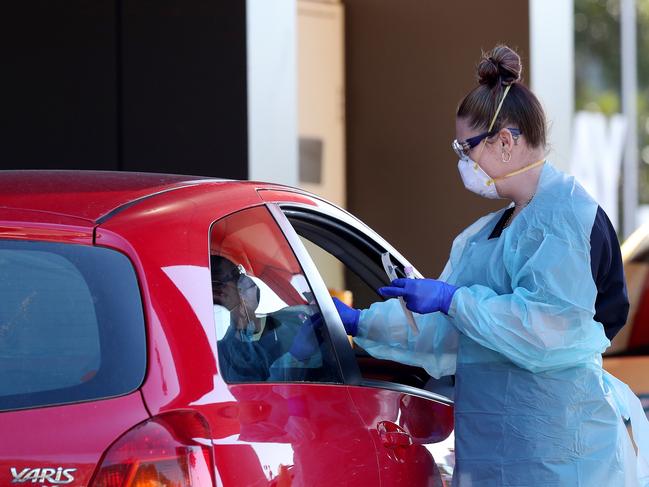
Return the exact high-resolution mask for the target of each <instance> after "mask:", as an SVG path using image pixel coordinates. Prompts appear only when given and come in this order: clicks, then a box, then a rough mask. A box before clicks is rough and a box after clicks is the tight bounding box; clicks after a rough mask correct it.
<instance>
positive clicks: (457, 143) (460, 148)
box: [451, 127, 521, 160]
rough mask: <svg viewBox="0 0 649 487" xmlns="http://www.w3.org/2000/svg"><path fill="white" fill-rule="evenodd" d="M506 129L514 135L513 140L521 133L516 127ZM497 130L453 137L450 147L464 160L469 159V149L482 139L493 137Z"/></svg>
mask: <svg viewBox="0 0 649 487" xmlns="http://www.w3.org/2000/svg"><path fill="white" fill-rule="evenodd" d="M507 130H509V131H510V132H511V134H512V137H514V140H516V139H518V137H519V136H520V135H521V131H520V130H519V129H517V128H514V127H507ZM498 132H499V131H498V130H490V131H487V132H483V133H481V134H480V135H475V136H473V137H469V138H468V139H466V140H457V139H454V140H453V142H452V143H451V147H452V148H453V150H454V151H455V153H456V154H457V156H458V157H459V158H460V159H462V160H466V159H469V152H470V151H471V149H473V148H474V147H475V146H477V145H478V144H479V143H480V142H482V141H483V140H484V139H487V138H489V137H493V136H494V135H496V134H497V133H498Z"/></svg>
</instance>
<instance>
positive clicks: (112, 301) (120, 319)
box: [0, 240, 146, 410]
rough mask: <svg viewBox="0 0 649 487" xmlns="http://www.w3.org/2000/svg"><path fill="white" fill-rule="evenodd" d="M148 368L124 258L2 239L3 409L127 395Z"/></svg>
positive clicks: (137, 301)
mask: <svg viewBox="0 0 649 487" xmlns="http://www.w3.org/2000/svg"><path fill="white" fill-rule="evenodd" d="M145 367H146V349H145V330H144V316H143V312H142V304H141V298H140V292H139V288H138V283H137V279H136V275H135V272H134V270H133V267H132V266H131V263H130V261H129V260H128V259H127V258H126V256H124V255H123V254H121V253H119V252H116V251H114V250H110V249H106V248H100V247H90V246H85V245H71V244H61V243H50V242H28V241H12V240H0V370H1V371H2V373H1V374H0V410H12V409H22V408H31V407H37V406H49V405H55V404H64V403H72V402H78V401H87V400H92V399H100V398H108V397H114V396H118V395H122V394H126V393H128V392H131V391H133V390H135V389H137V387H139V385H140V384H141V382H142V379H143V377H144V372H145Z"/></svg>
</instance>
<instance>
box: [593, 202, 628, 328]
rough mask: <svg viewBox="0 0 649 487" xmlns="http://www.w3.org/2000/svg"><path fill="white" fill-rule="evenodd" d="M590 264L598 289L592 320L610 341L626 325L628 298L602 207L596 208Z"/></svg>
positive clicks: (614, 239)
mask: <svg viewBox="0 0 649 487" xmlns="http://www.w3.org/2000/svg"><path fill="white" fill-rule="evenodd" d="M590 265H591V270H592V273H593V281H595V285H596V286H597V299H596V301H595V320H596V321H599V322H600V323H602V324H603V325H604V330H605V332H606V336H607V337H608V339H609V340H612V339H613V337H614V336H615V335H616V334H617V333H618V332H619V331H620V330H621V329H622V327H623V326H624V324H625V323H626V319H627V315H628V313H629V298H628V295H627V291H626V282H625V280H624V268H623V267H622V256H621V254H620V244H619V243H618V240H617V234H616V233H615V229H614V228H613V225H612V224H611V221H610V220H609V219H608V216H607V215H606V213H605V212H604V210H603V209H602V208H601V207H597V216H596V217H595V222H594V224H593V229H592V230H591V234H590Z"/></svg>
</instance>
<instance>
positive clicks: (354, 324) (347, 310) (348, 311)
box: [333, 298, 361, 337]
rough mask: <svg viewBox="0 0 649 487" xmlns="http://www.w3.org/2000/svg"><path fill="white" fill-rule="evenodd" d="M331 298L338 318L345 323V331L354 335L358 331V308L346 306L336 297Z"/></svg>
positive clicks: (359, 315)
mask: <svg viewBox="0 0 649 487" xmlns="http://www.w3.org/2000/svg"><path fill="white" fill-rule="evenodd" d="M333 300H334V304H335V305H336V310H337V311H338V314H339V315H340V319H341V321H342V322H343V325H345V331H346V332H347V334H348V335H351V336H353V337H355V336H356V334H357V333H358V320H359V318H360V317H361V312H360V310H358V309H356V308H351V307H350V306H347V305H346V304H345V303H343V302H342V301H341V300H340V299H338V298H333Z"/></svg>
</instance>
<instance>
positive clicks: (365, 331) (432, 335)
mask: <svg viewBox="0 0 649 487" xmlns="http://www.w3.org/2000/svg"><path fill="white" fill-rule="evenodd" d="M413 315H414V317H415V321H416V322H417V326H418V328H419V334H418V335H416V334H414V333H413V332H412V330H411V329H410V327H409V326H408V321H407V319H406V316H405V315H404V313H403V309H402V308H401V304H400V303H399V301H398V300H397V299H389V300H387V301H383V302H377V303H374V304H372V305H371V306H370V307H369V308H368V309H365V310H363V311H362V312H361V316H360V320H359V323H358V334H357V335H356V337H355V338H354V341H355V342H356V343H357V344H358V345H360V346H361V347H363V348H364V349H365V351H367V353H369V354H370V355H372V356H373V357H376V358H380V359H386V360H394V361H396V362H401V363H403V364H408V365H414V366H417V367H423V368H424V369H425V370H426V372H428V374H430V375H431V376H433V377H435V378H437V379H439V378H440V377H442V376H445V375H453V374H454V373H455V364H456V358H457V343H458V333H457V330H456V329H455V327H454V326H453V324H452V323H451V322H450V320H449V318H448V317H447V316H445V315H443V314H442V313H430V314H425V315H419V314H417V313H413Z"/></svg>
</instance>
